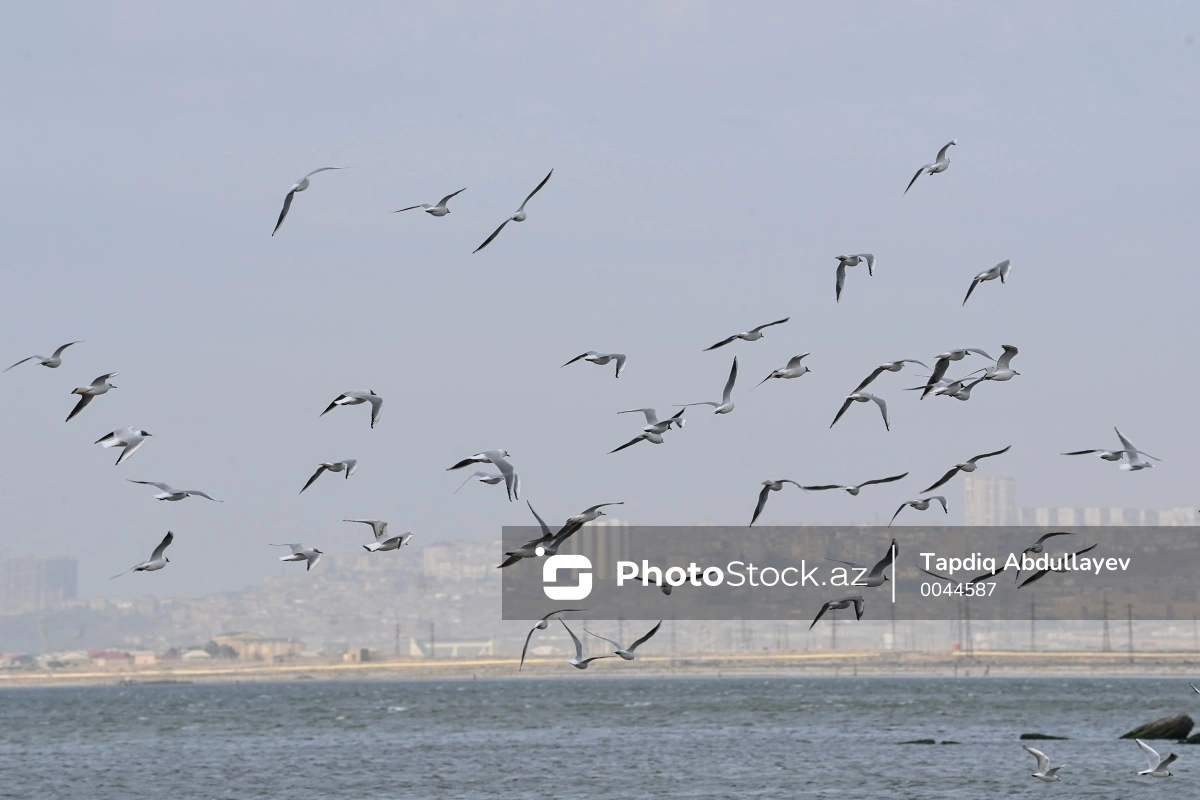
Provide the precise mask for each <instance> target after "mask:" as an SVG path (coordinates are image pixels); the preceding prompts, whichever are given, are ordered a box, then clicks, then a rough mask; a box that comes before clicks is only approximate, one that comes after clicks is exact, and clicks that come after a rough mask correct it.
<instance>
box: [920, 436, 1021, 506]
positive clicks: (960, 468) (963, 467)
mask: <svg viewBox="0 0 1200 800" xmlns="http://www.w3.org/2000/svg"><path fill="white" fill-rule="evenodd" d="M1011 449H1012V445H1011V444H1010V445H1009V446H1008V447H1005V448H1004V449H1003V450H996V451H994V452H991V453H983V454H981V455H977V456H973V457H971V458H968V459H967V460H966V461H961V462H959V463H957V464H955V465H954V466H953V467H951V468H950V469H949V470H947V471H946V474H945V475H943V476H942V477H941V478H940V479H939V480H938V482H937V483H935V484H933V485H932V486H930V487H929V488H928V489H924V490H922V492H921V494H926V493H928V492H932V491H933V490H934V489H936V488H938V487H939V486H941V485H942V484H944V483H946V481H948V480H950V479H951V478H953V477H954V476H955V475H957V474H958V473H959V472H974V471H975V470H976V468H978V466H979V464H978V462H979V461H981V460H983V459H985V458H991V457H992V456H998V455H1002V454H1004V453H1007V452H1008V451H1009V450H1011Z"/></svg>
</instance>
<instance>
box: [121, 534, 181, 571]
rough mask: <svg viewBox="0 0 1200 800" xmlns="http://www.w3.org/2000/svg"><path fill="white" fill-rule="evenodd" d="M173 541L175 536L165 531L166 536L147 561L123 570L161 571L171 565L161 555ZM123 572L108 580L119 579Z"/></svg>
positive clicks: (168, 560) (169, 561) (167, 559)
mask: <svg viewBox="0 0 1200 800" xmlns="http://www.w3.org/2000/svg"><path fill="white" fill-rule="evenodd" d="M174 540H175V534H173V533H171V532H170V531H167V535H166V536H164V537H163V540H162V541H161V542H159V543H158V547H156V548H154V552H153V553H151V554H150V560H149V561H143V562H142V563H140V564H134V565H133V566H132V567H130V568H129V569H127V570H125V572H154V571H156V570H160V569H162V568H163V567H165V566H166V565H167V564H169V563H171V559H169V558H167V557H166V556H165V555H163V553H165V552H166V550H167V548H168V547H169V546H170V545H171V542H173V541H174ZM125 572H118V573H117V574H116V575H113V576H112V578H109V580H110V581H111V580H112V579H113V578H119V577H121V576H122V575H124V574H125Z"/></svg>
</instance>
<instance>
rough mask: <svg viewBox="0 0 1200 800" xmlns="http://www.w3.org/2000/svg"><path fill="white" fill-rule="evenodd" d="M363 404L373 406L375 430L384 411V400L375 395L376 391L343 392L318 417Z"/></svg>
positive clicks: (372, 416) (372, 419)
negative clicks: (344, 407) (338, 409)
mask: <svg viewBox="0 0 1200 800" xmlns="http://www.w3.org/2000/svg"><path fill="white" fill-rule="evenodd" d="M362 403H370V404H371V427H372V428H374V427H375V423H377V422H379V414H380V412H381V411H382V410H383V398H382V397H380V396H379V395H377V394H375V392H374V391H366V392H359V391H354V392H343V393H342V394H339V395H338V396H337V397H335V398H334V400H333V402H332V403H330V404H329V405H328V407H326V409H325V410H324V411H322V412H321V413H320V414H318V415H317V416H318V417H323V416H325V415H326V414H328V413H329V412H330V411H333V410H334V409H335V408H337V407H338V406H357V405H360V404H362Z"/></svg>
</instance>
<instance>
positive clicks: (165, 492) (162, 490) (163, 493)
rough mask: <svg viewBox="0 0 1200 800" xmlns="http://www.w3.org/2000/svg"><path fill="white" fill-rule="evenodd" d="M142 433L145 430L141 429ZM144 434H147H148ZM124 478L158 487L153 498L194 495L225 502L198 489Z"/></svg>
mask: <svg viewBox="0 0 1200 800" xmlns="http://www.w3.org/2000/svg"><path fill="white" fill-rule="evenodd" d="M142 433H146V432H145V431H142ZM146 435H147V436H149V435H150V434H146ZM125 455H126V454H125V453H122V454H121V457H122V458H124V457H125ZM125 480H127V481H129V482H130V483H140V484H141V485H142V486H153V487H154V488H156V489H158V492H159V493H158V494H156V495H154V499H155V500H170V501H172V502H174V501H176V500H183V499H184V498H185V497H193V496H195V497H203V498H204V499H205V500H212V501H213V502H214V503H223V502H225V501H224V500H218V499H217V498H215V497H212V496H211V495H208V494H205V493H204V492H202V491H200V490H199V489H174V488H172V487H171V486H170V485H169V484H166V483H159V482H158V481H135V480H133V479H132V478H126V479H125Z"/></svg>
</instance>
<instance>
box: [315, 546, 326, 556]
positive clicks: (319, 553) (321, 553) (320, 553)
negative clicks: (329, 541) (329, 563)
mask: <svg viewBox="0 0 1200 800" xmlns="http://www.w3.org/2000/svg"><path fill="white" fill-rule="evenodd" d="M313 552H314V553H317V554H318V555H324V551H323V550H318V549H317V548H315V547H314V548H313Z"/></svg>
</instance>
